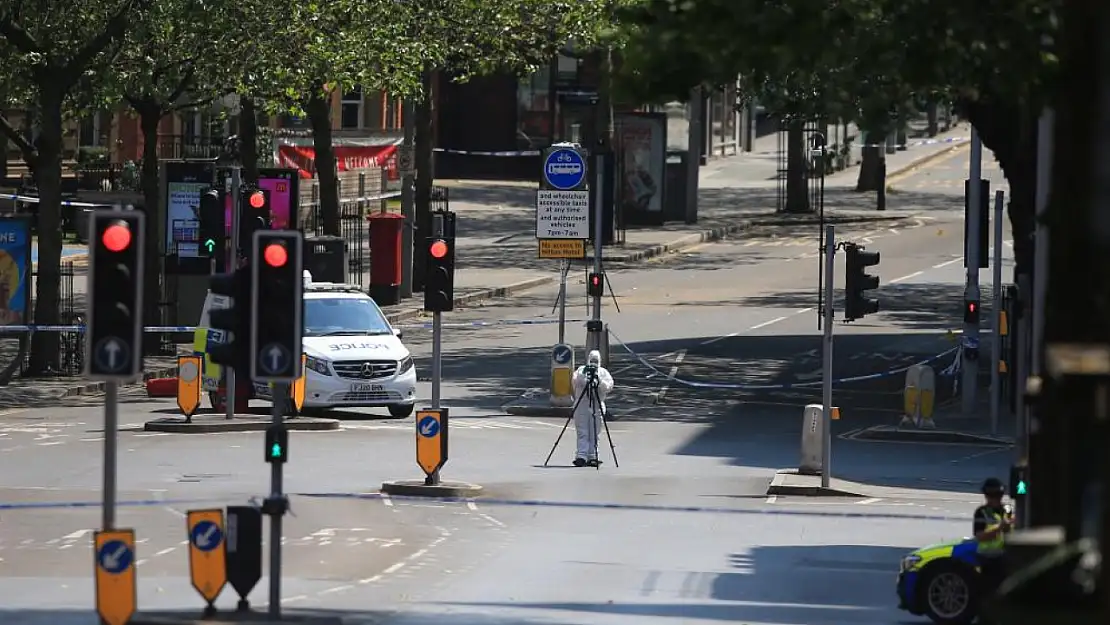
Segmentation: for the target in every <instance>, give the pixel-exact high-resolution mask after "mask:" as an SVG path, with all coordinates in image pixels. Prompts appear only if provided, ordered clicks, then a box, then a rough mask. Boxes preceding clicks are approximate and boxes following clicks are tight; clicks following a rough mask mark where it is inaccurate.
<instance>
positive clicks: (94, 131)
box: [77, 113, 101, 147]
mask: <svg viewBox="0 0 1110 625" xmlns="http://www.w3.org/2000/svg"><path fill="white" fill-rule="evenodd" d="M77 130H78V132H77V146H78V147H96V146H99V145H100V144H101V141H100V113H93V114H91V115H89V116H88V117H84V118H82V119H81V123H80V125H79V126H78V129H77Z"/></svg>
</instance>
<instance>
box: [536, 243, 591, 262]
mask: <svg viewBox="0 0 1110 625" xmlns="http://www.w3.org/2000/svg"><path fill="white" fill-rule="evenodd" d="M539 243H540V247H539V252H540V258H585V257H586V241H585V239H539Z"/></svg>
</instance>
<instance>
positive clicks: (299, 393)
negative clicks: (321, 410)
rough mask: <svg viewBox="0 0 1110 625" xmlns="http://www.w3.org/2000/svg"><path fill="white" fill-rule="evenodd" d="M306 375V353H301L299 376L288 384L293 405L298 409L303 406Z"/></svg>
mask: <svg viewBox="0 0 1110 625" xmlns="http://www.w3.org/2000/svg"><path fill="white" fill-rule="evenodd" d="M307 376H308V355H307V354H301V377H299V378H297V379H296V381H294V382H293V383H292V384H290V385H289V396H290V397H292V398H293V407H295V408H296V409H297V410H300V409H301V407H302V406H304V389H305V386H306V384H305V378H306V377H307Z"/></svg>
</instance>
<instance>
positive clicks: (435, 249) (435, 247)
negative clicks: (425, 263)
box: [428, 241, 448, 258]
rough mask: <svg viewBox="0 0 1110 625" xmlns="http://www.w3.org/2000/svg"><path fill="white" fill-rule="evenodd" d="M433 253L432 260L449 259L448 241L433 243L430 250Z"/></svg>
mask: <svg viewBox="0 0 1110 625" xmlns="http://www.w3.org/2000/svg"><path fill="white" fill-rule="evenodd" d="M428 251H429V252H431V254H432V258H446V257H447V252H448V249H447V242H446V241H432V245H431V247H429V248H428Z"/></svg>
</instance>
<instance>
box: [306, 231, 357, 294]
mask: <svg viewBox="0 0 1110 625" xmlns="http://www.w3.org/2000/svg"><path fill="white" fill-rule="evenodd" d="M348 255H349V254H348V250H347V242H346V241H345V240H343V237H332V236H320V237H312V238H305V240H304V268H305V271H308V272H309V273H311V274H312V281H313V282H338V283H340V284H344V283H346V282H347V266H348Z"/></svg>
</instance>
